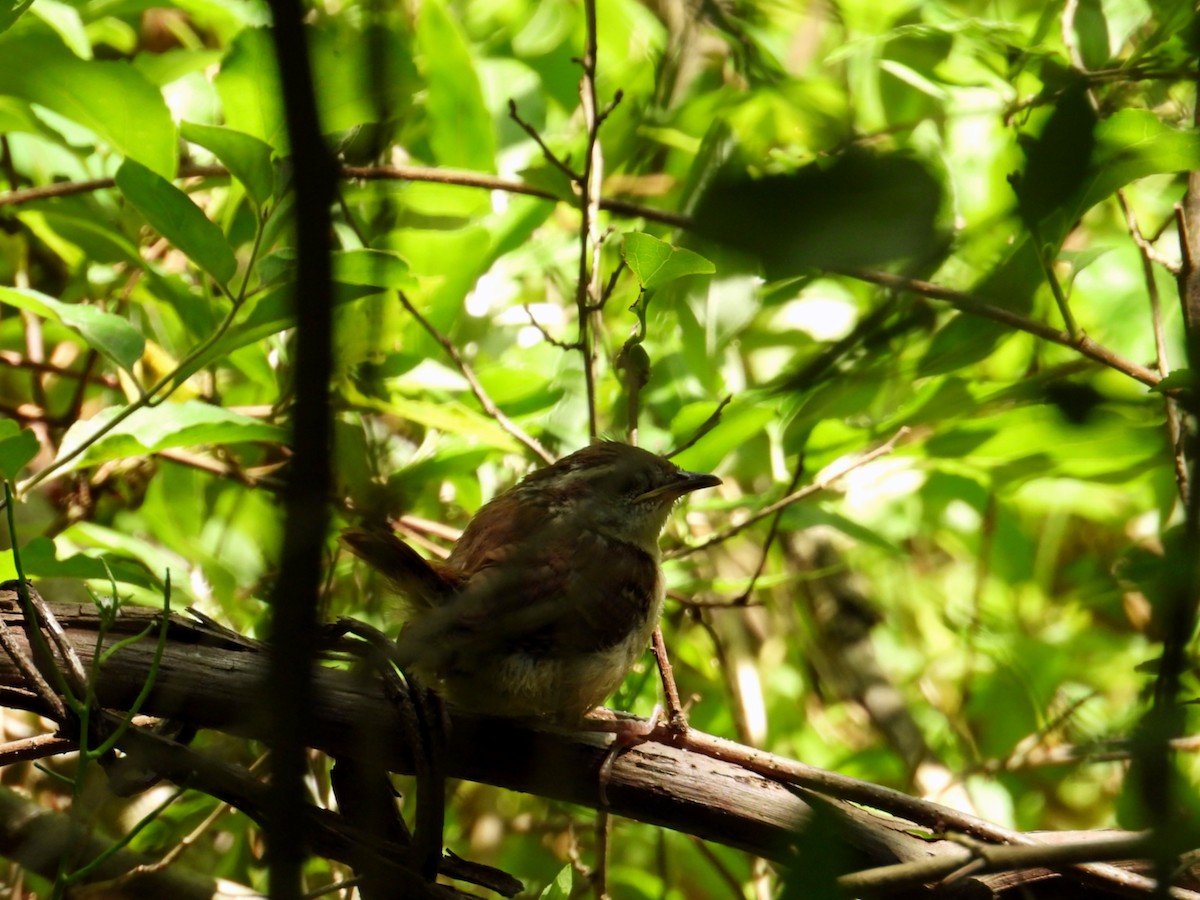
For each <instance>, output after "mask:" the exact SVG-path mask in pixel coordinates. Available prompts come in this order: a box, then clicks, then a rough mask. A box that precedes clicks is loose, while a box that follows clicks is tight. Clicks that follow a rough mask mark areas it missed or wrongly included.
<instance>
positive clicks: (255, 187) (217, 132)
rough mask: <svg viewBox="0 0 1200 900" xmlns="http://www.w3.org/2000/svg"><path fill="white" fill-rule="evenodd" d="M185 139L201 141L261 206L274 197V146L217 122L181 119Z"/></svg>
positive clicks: (195, 141)
mask: <svg viewBox="0 0 1200 900" xmlns="http://www.w3.org/2000/svg"><path fill="white" fill-rule="evenodd" d="M179 130H180V133H181V134H182V135H183V138H184V140H187V141H191V142H192V143H193V144H199V145H200V146H201V147H203V148H204V149H206V150H208V151H210V152H211V153H212V154H213V155H214V156H215V157H216V158H217V159H219V160H220V161H221V162H222V163H224V164H225V167H226V168H227V169H229V171H230V172H231V173H232V174H233V177H234V178H236V179H237V180H238V181H240V182H241V183H242V184H243V185H244V186H245V188H246V193H247V194H249V195H250V199H251V200H253V201H254V204H255V205H256V206H258V207H259V208H260V209H261V208H262V206H263V205H264V204H265V203H266V202H267V201H268V200H270V199H271V194H272V192H273V191H274V189H275V171H274V169H273V168H272V167H271V148H270V146H268V145H267V144H265V143H263V142H262V141H260V140H259V139H258V138H256V137H252V136H250V135H248V134H242V133H241V132H240V131H234V130H233V129H232V128H219V127H217V126H215V125H196V124H195V123H193V122H181V123H180V124H179Z"/></svg>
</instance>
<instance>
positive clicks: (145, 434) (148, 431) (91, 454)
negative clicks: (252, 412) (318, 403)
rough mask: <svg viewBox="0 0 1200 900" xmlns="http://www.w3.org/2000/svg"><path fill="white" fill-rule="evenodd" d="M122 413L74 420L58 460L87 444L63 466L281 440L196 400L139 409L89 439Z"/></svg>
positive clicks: (275, 430) (265, 427)
mask: <svg viewBox="0 0 1200 900" xmlns="http://www.w3.org/2000/svg"><path fill="white" fill-rule="evenodd" d="M124 410H125V407H119V406H117V407H110V408H108V409H106V410H103V411H102V412H100V413H98V414H96V415H94V416H92V418H90V419H84V420H82V421H79V422H76V423H75V424H74V425H72V426H71V427H70V428H69V429H68V430H67V433H66V434H65V435H64V436H63V440H62V445H61V446H60V447H59V450H58V459H64V458H65V457H67V456H69V455H70V454H71V453H74V452H75V451H76V450H77V449H78V448H80V447H83V446H85V445H87V449H86V450H84V451H83V452H82V453H81V454H80V455H79V456H78V457H76V458H75V459H73V460H72V461H71V463H70V466H69V468H71V469H77V468H80V467H82V466H89V465H94V464H96V463H99V462H105V461H106V460H110V459H124V458H126V457H130V456H147V455H149V454H151V453H156V452H158V451H160V450H168V449H170V448H172V447H196V446H200V445H211V444H238V443H244V442H246V441H267V442H269V443H282V442H283V441H285V440H286V438H287V433H286V432H285V431H284V430H283V429H282V428H279V427H277V426H275V425H270V424H267V423H266V422H260V421H259V420H258V419H252V418H250V417H249V416H243V415H240V414H238V413H235V412H232V411H230V410H228V409H224V408H223V407H220V406H213V405H212V404H210V403H201V402H200V401H199V400H185V401H183V402H182V403H162V404H159V405H158V406H153V407H142V408H140V409H138V410H136V411H134V412H133V413H132V414H131V415H130V416H129V417H128V418H127V419H125V420H123V421H122V422H120V423H118V424H117V425H116V426H114V427H113V428H112V430H110V431H107V432H105V433H104V434H103V435H101V436H100V437H99V438H96V437H95V436H96V434H97V433H98V432H99V431H100V430H101V429H103V428H104V427H105V426H107V425H108V424H109V423H110V422H112V421H113V419H115V418H116V417H117V416H118V415H120V414H121V413H122V412H124ZM93 441H94V442H93Z"/></svg>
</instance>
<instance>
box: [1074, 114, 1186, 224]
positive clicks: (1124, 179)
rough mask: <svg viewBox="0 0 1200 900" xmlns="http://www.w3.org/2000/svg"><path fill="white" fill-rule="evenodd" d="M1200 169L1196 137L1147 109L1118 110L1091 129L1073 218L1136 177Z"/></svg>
mask: <svg viewBox="0 0 1200 900" xmlns="http://www.w3.org/2000/svg"><path fill="white" fill-rule="evenodd" d="M1196 169H1200V133H1198V132H1196V131H1195V130H1194V129H1188V130H1186V131H1182V130H1178V129H1175V128H1171V127H1170V126H1168V125H1165V124H1163V122H1162V121H1161V120H1160V119H1159V118H1158V117H1157V116H1155V114H1154V113H1153V112H1151V111H1150V110H1148V109H1123V110H1120V111H1119V112H1116V113H1114V114H1113V115H1111V116H1109V117H1108V118H1107V119H1105V120H1104V121H1103V122H1101V123H1100V124H1099V125H1098V126H1096V147H1095V150H1094V151H1093V153H1092V162H1091V166H1090V167H1089V178H1088V180H1087V182H1086V184H1085V189H1084V192H1083V196H1082V198H1081V199H1080V200H1079V201H1078V203H1077V205H1076V215H1075V218H1078V217H1079V216H1080V215H1082V214H1083V213H1084V212H1086V211H1087V210H1088V209H1091V207H1093V206H1095V205H1096V204H1097V203H1099V202H1100V201H1101V200H1104V199H1105V198H1107V197H1109V196H1111V195H1112V194H1113V193H1114V192H1115V191H1116V190H1117V188H1120V187H1124V186H1125V185H1127V184H1129V183H1130V182H1131V181H1135V180H1136V179H1138V178H1145V177H1146V176H1148V175H1163V174H1169V173H1174V172H1191V171H1194V170H1196Z"/></svg>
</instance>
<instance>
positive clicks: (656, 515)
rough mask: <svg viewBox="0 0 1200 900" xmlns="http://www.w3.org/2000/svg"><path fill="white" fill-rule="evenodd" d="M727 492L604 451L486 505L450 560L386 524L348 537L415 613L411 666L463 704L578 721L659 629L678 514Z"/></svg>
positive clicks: (536, 475) (401, 645) (632, 452)
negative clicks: (430, 555) (425, 552)
mask: <svg viewBox="0 0 1200 900" xmlns="http://www.w3.org/2000/svg"><path fill="white" fill-rule="evenodd" d="M720 483H721V479H720V478H718V477H717V476H715V475H709V474H703V473H698V472H689V471H685V470H683V469H681V468H679V467H678V466H677V465H675V464H674V463H672V462H671V461H670V460H668V459H665V458H663V457H661V456H658V455H656V454H654V453H651V452H649V451H647V450H644V449H640V448H638V447H633V446H630V445H627V444H622V443H619V442H615V441H603V442H598V443H594V444H592V445H590V446H588V447H585V448H584V449H582V450H579V451H577V452H575V453H572V454H570V455H569V456H565V457H563V458H562V459H560V460H558V461H557V462H555V463H553V464H551V465H549V466H547V467H545V468H543V469H538V470H535V471H533V472H531V473H530V474H529V475H526V476H525V478H523V479H522V480H521V481H520V482H519V483H517V484H516V485H515V486H514V487H512V488H510V489H509V490H507V491H505V492H503V493H501V494H499V495H497V496H496V497H495V498H493V499H492V500H491V501H489V502H488V503H486V504H485V505H484V506H483V507H481V508H480V510H479V511H478V512H477V513H476V514H475V516H474V517H473V518H472V519H471V520H470V522H469V523H468V524H467V527H466V529H465V530H464V531H463V533H462V536H461V537H460V538H459V539H458V541H457V542H456V543H455V545H454V548H453V549H452V550H451V552H450V555H449V557H448V558H447V559H446V560H445V561H435V560H428V559H425V558H424V557H422V556H421V555H420V554H418V553H417V552H416V551H415V550H413V549H412V548H411V547H410V546H408V545H407V544H405V543H404V542H403V541H401V540H400V539H399V538H398V537H397V536H396V535H395V534H394V533H393V532H392V531H391V530H390V529H385V528H380V527H354V528H348V529H346V530H345V531H343V533H342V541H343V543H344V544H345V545H346V547H348V548H349V550H350V551H351V552H352V553H353V554H354V555H356V556H358V557H359V558H360V559H362V560H363V561H364V562H366V563H367V564H368V565H369V566H370V567H371V568H373V569H375V570H376V571H378V572H380V573H381V574H382V575H383V576H385V577H386V578H387V580H388V581H389V582H390V585H391V587H392V588H393V589H394V590H395V592H396V593H398V594H399V595H400V596H401V598H402V600H403V601H404V602H405V604H406V605H407V607H408V610H407V611H408V620H407V622H406V624H405V625H404V627H403V628H402V630H401V631H400V634H399V635H398V637H397V638H396V642H395V653H394V654H393V660H394V661H395V662H396V663H397V664H398V665H399V666H400V667H401V669H403V670H404V671H405V672H409V673H413V674H415V675H416V676H417V678H418V680H419V681H421V682H422V683H424V684H425V685H426V686H428V687H430V688H432V689H433V690H434V691H435V693H437V694H438V695H439V696H440V697H441V698H442V699H443V700H444V701H446V703H447V704H448V705H449V706H450V707H451V708H457V709H462V710H466V711H469V712H473V713H479V714H485V715H492V716H499V717H504V718H517V719H542V720H550V721H552V722H555V723H559V724H564V725H575V724H578V723H579V722H581V721H582V720H583V719H584V718H585V717H586V715H587V713H588V712H589V711H590V710H592V709H594V708H595V707H596V706H598V705H599V704H600V703H602V702H603V701H604V700H605V699H606V698H607V697H608V696H609V695H610V694H611V693H612V692H613V691H615V690H616V689H617V687H618V686H620V684H621V682H622V681H623V680H624V678H625V675H626V674H627V673H628V672H629V670H630V668H632V666H633V664H634V663H635V662H636V661H637V659H638V657H640V656H641V654H642V652H643V651H644V650H645V648H646V646H647V643H648V641H649V639H650V635H651V634H652V632H653V631H654V628H655V627H656V626H657V624H658V619H659V615H660V613H661V610H662V602H663V596H664V593H665V586H664V582H663V575H662V569H661V567H660V561H661V552H660V549H659V544H658V541H659V536H660V535H661V533H662V531H663V528H664V527H665V525H666V522H667V519H668V517H669V515H670V512H671V508H672V507H673V506H674V505H675V503H676V501H678V500H679V499H680V498H681V497H683V496H684V495H685V494H688V493H691V492H692V491H696V490H700V489H702V488H709V487H715V486H717V485H718V484H720Z"/></svg>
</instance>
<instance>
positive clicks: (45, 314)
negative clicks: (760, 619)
mask: <svg viewBox="0 0 1200 900" xmlns="http://www.w3.org/2000/svg"><path fill="white" fill-rule="evenodd" d="M0 303H7V304H8V305H9V306H15V307H17V308H18V309H24V310H27V311H29V312H31V313H35V314H36V315H39V316H41V317H42V318H45V319H53V320H54V321H56V322H61V323H62V324H64V325H66V326H67V327H68V328H70V329H72V330H73V331H75V332H77V333H78V334H79V336H80V337H81V338H83V339H84V341H86V342H87V344H88V346H90V347H93V348H95V349H96V350H99V351H100V352H101V353H103V354H104V355H105V356H107V357H108V358H109V359H111V360H112V361H113V362H115V363H116V364H117V365H118V366H120V367H121V368H123V369H130V368H132V367H133V364H134V363H135V362H137V361H138V360H139V359H141V357H142V352H143V351H144V350H145V348H146V339H145V338H144V337H142V334H141V332H140V331H138V330H137V329H136V328H134V327H133V326H132V325H130V324H129V323H128V322H127V321H125V320H124V319H122V318H121V317H120V316H114V315H113V314H112V313H107V312H104V311H103V310H100V309H97V308H96V307H94V306H89V305H88V304H86V303H63V302H62V301H60V300H56V299H54V298H53V297H50V296H47V295H46V294H42V293H39V292H38V291H33V290H29V289H28V288H11V287H0Z"/></svg>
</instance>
